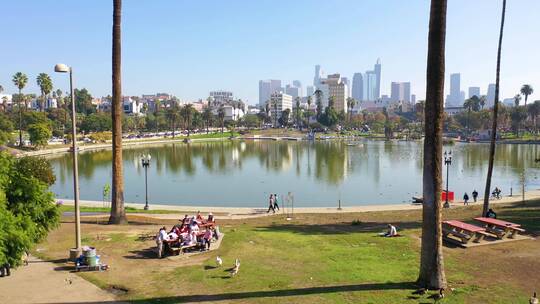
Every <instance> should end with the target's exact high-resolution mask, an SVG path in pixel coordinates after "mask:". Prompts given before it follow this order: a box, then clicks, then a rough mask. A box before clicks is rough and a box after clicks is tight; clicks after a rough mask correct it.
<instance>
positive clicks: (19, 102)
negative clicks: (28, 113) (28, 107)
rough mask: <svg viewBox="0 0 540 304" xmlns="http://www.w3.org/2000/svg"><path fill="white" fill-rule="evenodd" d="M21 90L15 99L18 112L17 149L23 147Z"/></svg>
mask: <svg viewBox="0 0 540 304" xmlns="http://www.w3.org/2000/svg"><path fill="white" fill-rule="evenodd" d="M21 99H22V90H21V89H19V96H18V98H17V100H18V101H17V104H18V107H17V108H18V110H19V147H22V146H23V141H22V108H21Z"/></svg>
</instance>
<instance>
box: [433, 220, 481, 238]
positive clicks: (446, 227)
mask: <svg viewBox="0 0 540 304" xmlns="http://www.w3.org/2000/svg"><path fill="white" fill-rule="evenodd" d="M449 235H453V236H455V237H457V238H459V239H461V243H463V244H467V243H468V242H469V241H470V240H471V239H473V240H474V242H475V243H478V242H480V241H481V240H483V239H484V237H485V236H489V234H488V233H486V229H485V228H482V227H478V226H475V225H471V224H467V223H464V222H461V221H457V220H450V221H444V222H443V236H444V237H445V238H446V239H449V237H448V236H449Z"/></svg>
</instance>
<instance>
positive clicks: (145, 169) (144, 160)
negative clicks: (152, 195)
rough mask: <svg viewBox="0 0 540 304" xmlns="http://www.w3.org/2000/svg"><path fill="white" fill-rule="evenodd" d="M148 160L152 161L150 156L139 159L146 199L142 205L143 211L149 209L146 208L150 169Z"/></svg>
mask: <svg viewBox="0 0 540 304" xmlns="http://www.w3.org/2000/svg"><path fill="white" fill-rule="evenodd" d="M150 159H152V157H151V156H150V154H148V155H143V156H142V157H141V163H142V165H143V167H144V186H145V189H146V199H145V204H144V210H148V209H149V207H148V167H150Z"/></svg>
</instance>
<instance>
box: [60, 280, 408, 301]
mask: <svg viewBox="0 0 540 304" xmlns="http://www.w3.org/2000/svg"><path fill="white" fill-rule="evenodd" d="M414 288H415V283H414V282H400V283H393V282H387V283H366V284H357V285H337V286H321V287H307V288H296V289H280V290H268V291H247V292H231V293H221V294H211V295H209V294H198V295H186V296H171V297H160V298H150V299H140V300H131V301H128V302H129V303H154V302H156V303H158V302H159V303H185V302H218V301H230V300H244V299H254V298H282V297H293V296H307V295H316V294H327V293H338V292H355V291H378V290H407V289H414ZM276 301H278V299H276ZM85 303H86V304H97V303H125V302H123V301H105V302H85ZM66 304H67V302H66Z"/></svg>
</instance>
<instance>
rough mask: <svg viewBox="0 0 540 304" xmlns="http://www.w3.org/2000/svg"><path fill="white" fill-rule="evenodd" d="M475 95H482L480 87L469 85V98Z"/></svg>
mask: <svg viewBox="0 0 540 304" xmlns="http://www.w3.org/2000/svg"><path fill="white" fill-rule="evenodd" d="M473 96H476V97H480V87H469V96H468V97H467V98H471V97H473Z"/></svg>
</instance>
